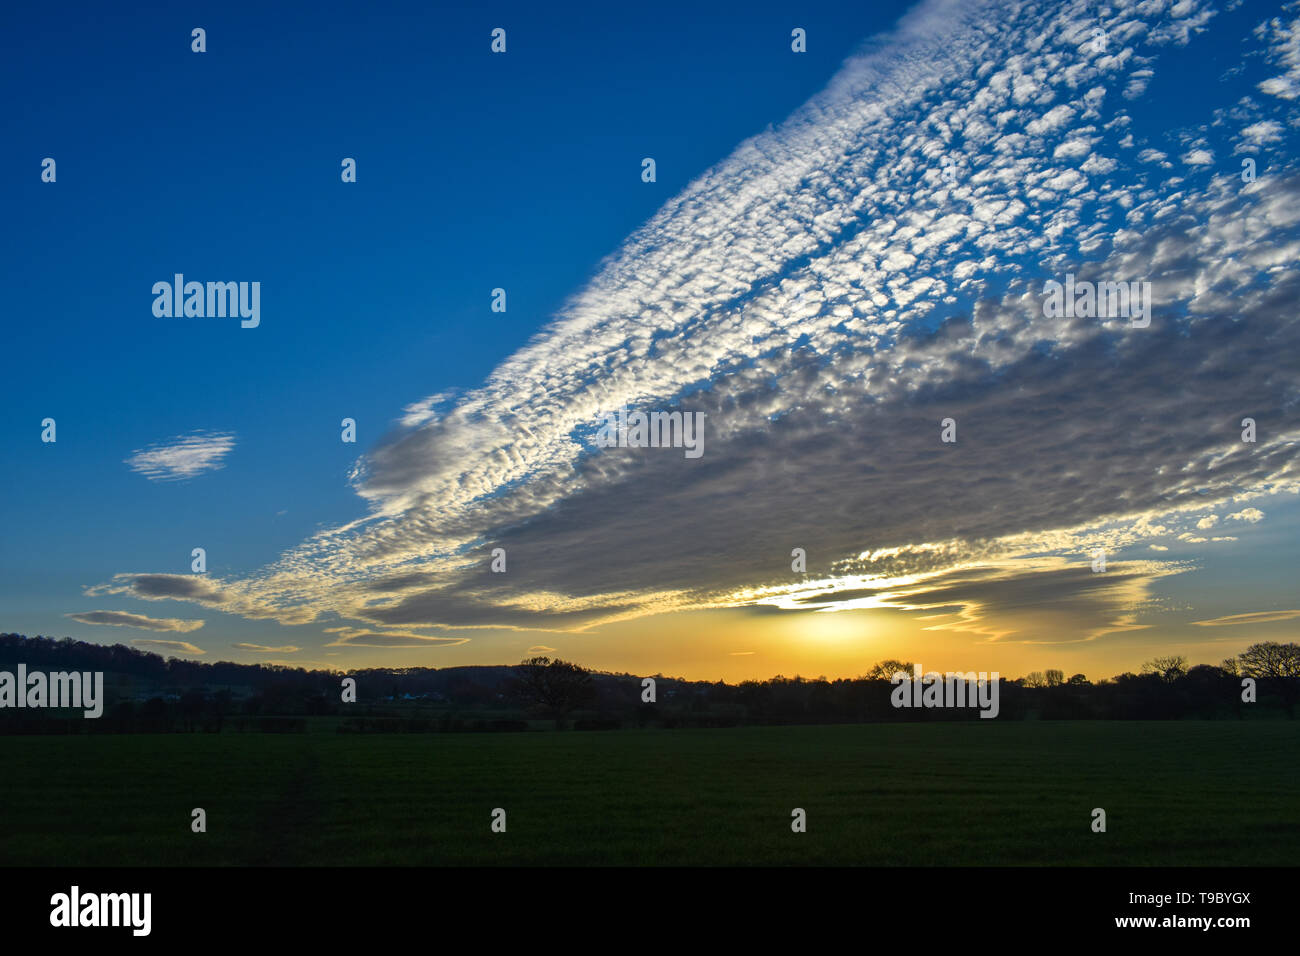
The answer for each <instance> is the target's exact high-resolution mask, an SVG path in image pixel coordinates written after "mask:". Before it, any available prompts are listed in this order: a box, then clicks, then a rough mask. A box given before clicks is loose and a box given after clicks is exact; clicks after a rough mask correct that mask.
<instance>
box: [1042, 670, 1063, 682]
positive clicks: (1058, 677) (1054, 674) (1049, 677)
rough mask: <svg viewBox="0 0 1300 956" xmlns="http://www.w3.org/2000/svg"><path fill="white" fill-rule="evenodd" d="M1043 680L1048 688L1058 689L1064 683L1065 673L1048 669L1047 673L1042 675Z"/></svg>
mask: <svg viewBox="0 0 1300 956" xmlns="http://www.w3.org/2000/svg"><path fill="white" fill-rule="evenodd" d="M1043 678H1044V680H1046V681H1047V686H1048V687H1060V686H1061V685H1062V684H1064V683H1065V671H1058V670H1057V669H1056V668H1049V669H1048V670H1047V673H1046V674H1044V675H1043Z"/></svg>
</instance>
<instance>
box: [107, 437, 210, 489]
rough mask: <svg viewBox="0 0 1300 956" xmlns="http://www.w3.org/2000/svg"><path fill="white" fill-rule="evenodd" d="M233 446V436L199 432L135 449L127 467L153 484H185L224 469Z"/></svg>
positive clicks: (128, 459)
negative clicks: (185, 480) (179, 482)
mask: <svg viewBox="0 0 1300 956" xmlns="http://www.w3.org/2000/svg"><path fill="white" fill-rule="evenodd" d="M234 447H235V436H234V435H231V434H225V433H220V432H205V431H196V432H193V433H192V434H189V435H178V436H176V437H175V438H169V439H167V440H165V441H160V442H156V443H154V444H152V445H149V446H148V447H146V448H139V449H136V450H135V451H134V452H132V453H131V457H130V458H127V459H126V464H127V465H128V466H129V467H130V468H131V470H132V471H135V472H138V473H139V474H142V475H144V476H145V477H146V478H148V479H149V480H150V481H182V480H184V479H187V478H193V477H195V476H197V475H201V474H203V473H204V472H206V471H216V470H217V469H218V468H221V467H223V465H224V464H225V463H224V461H223V459H224V458H225V457H226V455H227V454H229V452H230V451H231V449H233V448H234Z"/></svg>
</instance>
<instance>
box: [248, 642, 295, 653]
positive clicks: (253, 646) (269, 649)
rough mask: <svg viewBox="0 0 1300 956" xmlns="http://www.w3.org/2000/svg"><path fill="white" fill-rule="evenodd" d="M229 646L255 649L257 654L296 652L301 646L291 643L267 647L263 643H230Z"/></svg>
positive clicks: (249, 649)
mask: <svg viewBox="0 0 1300 956" xmlns="http://www.w3.org/2000/svg"><path fill="white" fill-rule="evenodd" d="M231 647H234V648H236V649H237V650H241V651H257V652H258V653H259V654H296V653H297V652H298V651H300V650H302V648H301V647H294V646H293V645H292V644H286V645H284V646H283V647H267V646H266V645H265V644H244V643H240V644H232V645H231Z"/></svg>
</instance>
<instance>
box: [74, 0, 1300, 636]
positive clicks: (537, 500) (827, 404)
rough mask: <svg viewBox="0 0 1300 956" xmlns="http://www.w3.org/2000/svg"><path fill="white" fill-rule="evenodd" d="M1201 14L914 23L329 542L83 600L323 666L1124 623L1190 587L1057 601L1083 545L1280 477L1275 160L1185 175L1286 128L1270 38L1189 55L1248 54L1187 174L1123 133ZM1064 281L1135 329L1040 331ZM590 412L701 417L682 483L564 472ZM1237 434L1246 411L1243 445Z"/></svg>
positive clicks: (637, 460) (941, 18) (371, 491)
mask: <svg viewBox="0 0 1300 956" xmlns="http://www.w3.org/2000/svg"><path fill="white" fill-rule="evenodd" d="M1214 19H1215V14H1214V10H1213V9H1212V7H1211V6H1210V5H1209V4H1207V3H1203V2H1199V0H1181V2H1179V3H1176V4H1170V3H1167V2H1162V0H1143V2H1133V3H1115V4H1110V5H1108V6H1107V7H1106V8H1103V9H1102V12H1101V20H1100V21H1098V19H1097V11H1096V9H1095V8H1094V7H1093V5H1091V4H1087V3H1084V2H1075V3H1058V2H1050V3H1047V2H1044V3H1019V2H1001V0H999V2H987V3H979V2H956V0H952V2H949V0H937V2H930V3H925V4H922V5H921V6H920V7H919V8H918V9H917V10H916V11H914V12H913V13H912V14H910V15H909V16H908V17H907V18H906V19H905V20H904V21H903V22H902V23H901V24H900V25H899V27H898V29H897V30H896V32H895V33H893V34H892V35H890V36H887V37H883V38H880V39H878V40H877V41H875V42H873V43H872V44H871V45H870V46H869V47H868V48H867V49H866V51H865V52H864V53H862V54H861V55H859V56H856V57H854V58H852V59H851V60H850V61H848V62H847V63H846V64H845V65H844V67H843V68H842V69H841V70H840V72H839V73H838V74H837V75H836V76H835V77H834V79H833V80H832V82H831V83H830V85H829V86H828V87H827V89H826V90H825V91H823V93H821V94H820V95H818V96H817V97H815V98H814V99H813V100H812V101H810V102H809V103H808V104H806V105H805V106H804V107H802V108H801V109H800V110H799V111H797V112H796V113H795V114H794V115H793V116H791V117H790V118H789V119H788V120H786V121H785V122H784V123H782V124H781V125H780V126H778V127H776V128H773V129H771V130H769V131H767V132H764V133H762V134H760V135H758V136H755V137H753V138H752V139H750V140H747V141H745V142H744V143H742V144H741V145H740V146H739V147H737V149H736V150H735V152H734V153H733V154H732V155H731V156H730V157H728V158H727V159H725V160H724V161H722V162H721V163H719V164H718V165H717V166H716V167H714V168H713V169H710V170H708V171H707V172H705V173H704V174H703V175H702V176H700V178H699V179H697V180H696V181H695V182H693V183H692V184H691V185H690V186H689V187H687V189H686V190H685V191H684V192H683V193H682V194H680V195H679V196H677V197H675V198H674V199H672V200H671V201H669V202H668V203H667V204H666V205H665V206H664V207H663V208H662V209H661V210H660V211H659V212H658V213H657V214H656V215H655V216H654V217H653V218H652V219H651V220H650V221H648V222H647V223H646V224H645V225H644V226H643V227H642V228H640V229H639V230H638V231H637V232H636V233H635V234H633V235H632V236H631V237H630V238H629V239H628V240H627V241H626V243H624V245H623V246H622V247H621V248H620V249H618V250H617V251H616V252H615V253H614V254H613V255H611V256H610V257H609V258H608V259H607V260H606V261H605V262H604V263H603V264H602V267H601V269H600V270H599V272H598V273H597V275H596V277H595V278H594V279H593V280H592V281H591V283H590V284H589V285H588V286H587V287H586V288H584V289H582V290H581V291H580V292H578V293H577V294H575V295H574V296H573V297H572V298H571V300H570V301H569V302H567V303H566V305H565V306H564V308H563V309H562V310H561V312H560V313H559V314H558V315H557V316H556V317H555V318H554V320H553V322H552V323H551V324H550V325H549V326H548V327H547V329H545V330H544V332H543V333H542V334H540V335H539V336H537V337H536V338H535V339H534V340H533V341H532V342H530V343H529V344H528V345H527V346H526V347H525V348H523V349H521V350H520V351H519V352H517V353H516V354H514V355H512V356H510V357H509V358H507V359H506V360H504V361H503V362H502V363H501V365H500V366H499V367H498V368H497V369H496V370H495V371H494V372H493V373H492V375H491V376H490V377H489V378H488V379H487V380H486V381H485V382H484V384H483V385H482V386H481V387H480V388H478V389H474V390H471V391H468V392H465V393H462V394H448V393H438V394H434V395H431V396H430V397H427V398H421V399H416V400H413V401H412V402H411V403H410V404H409V405H408V407H407V408H405V409H404V410H403V412H402V413H401V415H399V416H398V417H397V418H398V420H397V425H396V430H395V431H394V433H393V434H391V435H390V436H389V437H388V438H387V439H386V440H385V441H384V442H383V443H382V444H381V445H380V446H379V447H377V448H375V449H374V450H373V451H372V452H371V453H370V454H369V455H368V456H366V457H365V458H364V459H363V460H361V461H360V462H358V466H357V468H356V469H355V470H354V479H353V480H354V487H355V488H356V490H357V492H358V493H359V494H360V495H361V496H362V498H363V499H364V500H365V501H366V502H367V503H368V505H369V507H370V511H369V513H368V515H367V516H366V517H364V518H362V519H359V520H357V521H355V522H353V523H351V524H348V525H345V526H343V527H339V528H333V529H329V530H326V531H323V532H320V533H318V534H317V535H315V536H314V537H312V538H311V539H309V540H308V541H306V542H304V543H303V544H302V545H300V546H299V547H297V548H295V549H293V550H291V551H289V552H287V553H285V554H284V555H282V557H281V558H280V559H279V560H278V561H277V562H276V563H274V564H273V565H271V566H270V567H268V568H266V569H264V570H262V571H261V572H259V573H256V574H252V575H249V576H247V577H243V578H229V579H225V580H222V581H220V582H219V583H213V584H205V585H203V587H204V588H205V589H207V590H206V591H205V592H204V593H203V594H198V593H190V594H186V593H184V592H185V590H186V589H187V588H189V587H190V585H188V584H184V583H182V582H183V581H184V580H185V579H184V578H183V577H182V576H179V575H176V576H169V575H140V574H130V575H127V574H124V575H119V576H118V577H117V578H115V579H114V580H113V581H112V582H110V583H109V584H107V585H102V586H101V588H100V589H99V593H120V594H128V595H131V596H133V597H144V598H150V599H164V598H180V599H189V600H196V601H198V602H199V603H203V604H213V605H215V604H219V605H220V606H221V607H222V609H223V610H227V611H230V612H232V613H237V614H241V615H244V616H247V617H252V618H268V619H275V620H279V621H281V622H284V623H290V624H300V623H306V622H309V621H313V620H316V619H318V618H319V617H320V616H321V615H322V614H337V615H339V616H340V617H342V618H343V619H345V620H351V621H356V622H361V623H362V624H363V625H364V626H363V627H358V628H351V627H349V628H344V629H341V630H338V631H337V633H338V634H339V636H338V638H337V639H336V641H335V642H334V645H333V646H339V645H352V644H355V645H360V646H419V645H421V644H425V643H428V642H431V641H437V640H439V639H437V638H428V637H423V636H420V635H418V634H415V633H412V632H410V631H405V630H401V629H403V628H406V629H410V628H421V627H425V628H427V627H437V626H441V627H488V626H496V627H519V628H539V627H540V628H551V629H561V630H562V629H579V628H583V627H588V626H591V625H593V624H596V623H599V622H602V621H609V620H615V619H619V618H625V617H631V616H636V615H640V614H645V613H649V612H654V611H661V610H667V609H670V608H700V607H735V606H753V607H765V608H769V609H771V610H772V611H774V612H778V613H779V612H781V611H783V610H801V609H812V608H816V609H835V608H849V607H881V608H889V607H892V608H898V609H901V610H905V611H910V612H923V613H925V614H927V615H929V616H932V617H933V618H934V619H935V621H936V624H935V626H951V627H959V628H964V629H967V630H970V631H972V632H975V633H979V634H982V635H983V636H984V638H985V639H988V640H1004V639H1015V640H1024V641H1042V640H1047V639H1049V634H1048V632H1049V631H1050V632H1052V633H1061V632H1062V630H1064V632H1065V637H1064V638H1063V639H1069V640H1090V639H1094V638H1096V637H1097V636H1099V635H1101V634H1105V633H1108V632H1110V631H1114V630H1122V629H1128V628H1131V627H1135V626H1138V625H1137V624H1136V623H1135V621H1134V616H1133V609H1134V608H1135V607H1137V606H1139V605H1140V604H1142V603H1143V602H1144V601H1145V600H1147V599H1148V597H1149V593H1148V592H1149V588H1150V586H1151V584H1152V583H1153V582H1155V581H1157V580H1159V578H1161V577H1162V576H1164V575H1168V574H1176V573H1180V572H1181V571H1184V570H1186V569H1187V568H1188V567H1189V566H1190V565H1188V564H1186V563H1180V562H1172V561H1170V562H1165V561H1159V562H1157V561H1149V560H1147V561H1134V562H1125V563H1124V564H1122V565H1121V564H1112V566H1111V572H1114V573H1113V574H1111V573H1110V572H1108V575H1106V576H1099V575H1092V574H1090V573H1087V569H1088V566H1087V555H1088V552H1089V551H1090V550H1091V549H1092V548H1094V547H1104V548H1106V549H1107V550H1108V552H1110V553H1111V554H1115V553H1116V552H1118V551H1121V550H1122V549H1125V548H1129V547H1138V546H1141V547H1143V548H1144V550H1146V549H1147V548H1148V547H1149V543H1150V541H1151V540H1153V539H1156V538H1179V536H1183V537H1182V539H1181V540H1182V541H1183V542H1184V543H1186V544H1191V543H1201V542H1205V539H1204V538H1199V539H1198V538H1197V536H1195V535H1194V534H1192V533H1191V532H1192V531H1193V530H1194V529H1195V527H1196V524H1197V522H1198V521H1201V520H1203V519H1204V516H1205V515H1206V512H1207V510H1211V511H1214V512H1215V513H1216V514H1217V513H1218V512H1219V511H1220V510H1222V511H1224V512H1225V513H1226V510H1227V507H1228V506H1229V505H1231V506H1232V507H1234V508H1237V509H1240V508H1241V507H1242V505H1243V504H1245V503H1246V502H1247V501H1248V500H1250V499H1255V498H1259V499H1262V498H1266V497H1268V496H1271V495H1279V494H1284V493H1291V492H1294V491H1296V490H1297V489H1300V468H1298V466H1297V454H1296V449H1297V435H1295V434H1294V433H1291V434H1288V433H1285V432H1283V431H1282V430H1281V429H1282V425H1281V424H1280V423H1285V422H1287V421H1289V420H1292V419H1293V416H1291V415H1289V413H1288V409H1293V407H1294V401H1295V395H1296V389H1297V385H1298V379H1300V370H1298V369H1297V367H1296V366H1295V365H1294V363H1279V361H1278V356H1285V355H1295V354H1297V352H1298V349H1300V334H1298V332H1297V328H1298V326H1297V323H1296V322H1295V319H1294V314H1293V313H1294V303H1295V302H1296V301H1297V299H1300V276H1298V274H1297V270H1296V269H1295V249H1296V243H1297V233H1298V230H1297V226H1298V224H1300V175H1298V174H1297V170H1296V169H1295V167H1294V165H1291V166H1287V165H1285V164H1284V163H1283V162H1282V161H1280V160H1279V159H1278V158H1277V157H1279V156H1285V155H1286V153H1285V151H1281V150H1280V147H1279V150H1278V151H1276V152H1275V153H1274V157H1275V158H1274V160H1273V163H1272V166H1271V167H1270V169H1269V173H1268V175H1267V176H1263V177H1261V178H1260V179H1259V180H1258V181H1256V182H1253V183H1249V184H1246V183H1243V182H1242V181H1241V179H1240V177H1239V175H1238V173H1239V168H1238V167H1237V166H1235V165H1229V166H1228V167H1227V168H1226V170H1220V169H1219V168H1218V167H1217V166H1216V165H1215V163H1214V161H1213V157H1215V156H1219V155H1231V154H1232V144H1233V143H1237V142H1243V141H1247V140H1251V139H1252V138H1253V139H1254V140H1255V141H1258V140H1259V139H1260V136H1261V129H1267V130H1268V131H1270V134H1271V132H1272V131H1273V129H1274V128H1273V126H1267V127H1261V126H1260V125H1259V124H1261V123H1275V124H1277V128H1278V129H1279V130H1294V129H1295V128H1297V127H1298V126H1300V103H1297V102H1295V99H1296V98H1295V96H1294V95H1293V90H1294V88H1295V87H1294V86H1293V85H1292V84H1291V82H1290V80H1289V77H1291V76H1292V75H1293V73H1294V69H1293V67H1294V64H1293V62H1292V58H1291V57H1290V54H1289V52H1288V51H1289V49H1290V48H1289V46H1287V44H1289V43H1290V42H1291V38H1292V37H1293V36H1294V35H1295V33H1294V28H1295V24H1294V23H1291V24H1289V25H1286V26H1285V29H1281V28H1278V27H1276V25H1274V26H1271V27H1268V28H1267V29H1262V30H1260V31H1256V32H1253V33H1252V32H1249V31H1248V32H1247V33H1246V34H1245V35H1244V36H1232V37H1230V38H1228V39H1224V40H1222V42H1231V43H1236V42H1237V41H1238V40H1243V41H1245V42H1246V43H1247V45H1248V47H1249V45H1250V44H1252V43H1253V44H1254V46H1255V47H1256V48H1257V52H1260V53H1261V54H1262V55H1261V56H1260V57H1257V58H1255V59H1254V60H1253V61H1250V62H1253V63H1254V68H1257V69H1260V70H1265V71H1267V73H1268V78H1267V80H1264V79H1261V80H1260V82H1259V83H1258V84H1255V85H1253V86H1251V87H1250V90H1252V91H1254V93H1253V96H1252V98H1251V103H1250V106H1249V108H1245V107H1241V108H1238V107H1240V104H1239V103H1237V101H1238V99H1239V98H1240V96H1239V95H1240V92H1241V88H1240V87H1237V88H1235V89H1233V90H1232V91H1228V90H1226V89H1225V92H1224V103H1223V104H1221V105H1222V106H1223V107H1224V110H1225V111H1224V112H1221V113H1218V114H1215V115H1216V116H1217V117H1218V119H1216V124H1215V126H1214V127H1213V128H1211V129H1210V130H1209V132H1208V133H1207V134H1206V135H1205V136H1203V137H1202V136H1200V134H1199V133H1198V134H1197V137H1198V138H1196V139H1195V142H1196V144H1197V145H1196V147H1195V149H1196V153H1195V155H1191V154H1189V152H1188V147H1189V145H1190V143H1191V142H1192V141H1191V140H1190V139H1188V137H1187V135H1186V134H1180V133H1179V131H1170V130H1166V129H1165V128H1163V127H1159V126H1152V125H1151V121H1150V120H1147V121H1146V122H1145V123H1144V122H1140V121H1139V120H1138V119H1136V118H1135V117H1134V116H1133V115H1131V114H1130V113H1129V112H1128V110H1129V109H1130V107H1131V106H1132V104H1133V103H1134V102H1136V100H1137V99H1140V98H1141V96H1142V95H1143V93H1142V91H1143V90H1154V89H1156V88H1157V86H1158V84H1159V83H1160V81H1161V75H1160V63H1161V58H1162V57H1165V56H1173V55H1179V54H1182V55H1186V51H1185V50H1184V49H1183V48H1186V47H1189V46H1190V45H1193V44H1196V43H1198V42H1201V43H1205V42H1219V38H1214V40H1212V41H1211V40H1207V39H1206V36H1205V35H1206V34H1207V31H1209V30H1210V28H1211V26H1212V25H1213V21H1214ZM1099 22H1100V23H1101V25H1102V26H1104V28H1105V29H1106V31H1107V36H1108V43H1107V44H1106V46H1105V48H1104V49H1097V48H1095V47H1094V45H1093V44H1092V43H1091V42H1090V40H1091V38H1092V34H1093V30H1094V28H1095V27H1096V26H1097V25H1098V23H1099ZM1279 71H1282V72H1279ZM1212 105H1213V104H1207V115H1208V110H1209V107H1210V106H1212ZM1229 107H1231V108H1232V109H1228V108H1229ZM1234 110H1235V112H1234ZM1234 116H1239V117H1241V118H1239V119H1233V117H1234ZM1202 153H1203V154H1204V155H1202ZM1169 155H1179V156H1183V157H1184V164H1185V165H1183V166H1182V167H1181V168H1178V169H1175V168H1174V166H1173V164H1172V163H1170V162H1168V161H1167V157H1168V156H1169ZM946 171H947V172H946ZM1067 272H1068V273H1073V274H1074V275H1075V276H1076V277H1078V278H1079V279H1080V280H1088V281H1149V282H1151V283H1152V290H1153V309H1152V316H1151V323H1150V326H1149V327H1148V328H1141V329H1139V328H1133V327H1131V326H1130V323H1129V322H1128V320H1127V319H1116V318H1085V317H1068V318H1067V317H1060V318H1046V317H1044V315H1043V308H1042V294H1041V293H1042V288H1043V282H1044V280H1045V279H1047V278H1055V279H1060V278H1061V277H1063V276H1064V275H1065V274H1066V273H1067ZM1261 369H1266V370H1267V372H1268V374H1260V370H1261ZM624 405H626V406H628V407H630V408H642V409H670V408H680V409H683V410H688V411H701V412H705V413H706V414H707V419H706V421H707V426H706V431H705V437H706V444H705V452H704V455H703V457H702V458H700V459H698V460H684V459H683V457H682V456H681V455H680V453H677V454H664V453H659V454H656V453H655V450H653V449H617V448H598V447H596V445H595V443H594V440H593V437H594V433H595V430H596V428H597V427H598V424H599V415H600V413H601V412H602V411H605V410H608V409H612V408H617V407H619V406H624ZM1247 414H1249V415H1251V416H1253V417H1255V418H1256V419H1257V420H1258V421H1259V422H1261V423H1267V425H1266V426H1262V427H1261V431H1260V437H1259V440H1258V442H1257V443H1255V444H1249V445H1247V444H1243V443H1242V442H1241V440H1240V427H1239V423H1240V420H1241V418H1242V417H1243V415H1247ZM944 418H953V419H955V420H956V421H957V423H958V441H957V443H956V444H942V443H940V441H939V423H940V421H941V419H944ZM1257 512H1258V509H1256V508H1254V507H1253V506H1252V507H1250V508H1247V509H1246V510H1245V511H1241V510H1238V511H1237V512H1236V514H1235V515H1233V516H1234V517H1236V516H1237V515H1242V516H1245V515H1246V514H1247V513H1257ZM1244 520H1246V521H1249V520H1250V519H1249V518H1244ZM493 547H504V548H505V549H506V550H507V553H508V554H509V555H510V556H511V564H510V572H509V573H508V574H504V575H493V574H491V573H490V572H489V570H488V552H489V550H490V549H491V548H493ZM793 547H802V548H805V549H806V550H807V553H808V561H809V565H808V571H809V573H808V574H807V575H806V576H796V575H792V574H791V573H790V565H789V562H790V557H789V555H790V551H791V549H792V548H793ZM796 578H797V580H792V579H796ZM1103 578H1104V580H1103ZM1049 595H1050V601H1051V603H1052V604H1053V605H1054V606H1056V607H1058V608H1060V609H1061V613H1060V614H1058V615H1056V616H1055V617H1054V618H1053V619H1052V620H1051V622H1050V623H1049V624H1047V625H1044V624H1043V623H1042V619H1041V615H1035V614H1033V613H1031V611H1032V610H1033V609H1035V608H1041V607H1042V605H1043V602H1044V601H1045V600H1047V596H1049ZM994 615H997V617H998V621H997V623H996V624H992V623H989V620H990V619H991V618H992V617H994ZM388 629H398V630H388ZM443 640H446V639H443ZM402 642H406V643H405V644H403V643H402Z"/></svg>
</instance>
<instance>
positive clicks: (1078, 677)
mask: <svg viewBox="0 0 1300 956" xmlns="http://www.w3.org/2000/svg"><path fill="white" fill-rule="evenodd" d="M1066 683H1067V684H1075V685H1079V684H1086V683H1088V678H1086V677H1084V676H1083V675H1082V674H1074V675H1073V676H1071V678H1070V679H1069V680H1068V681H1066Z"/></svg>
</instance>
